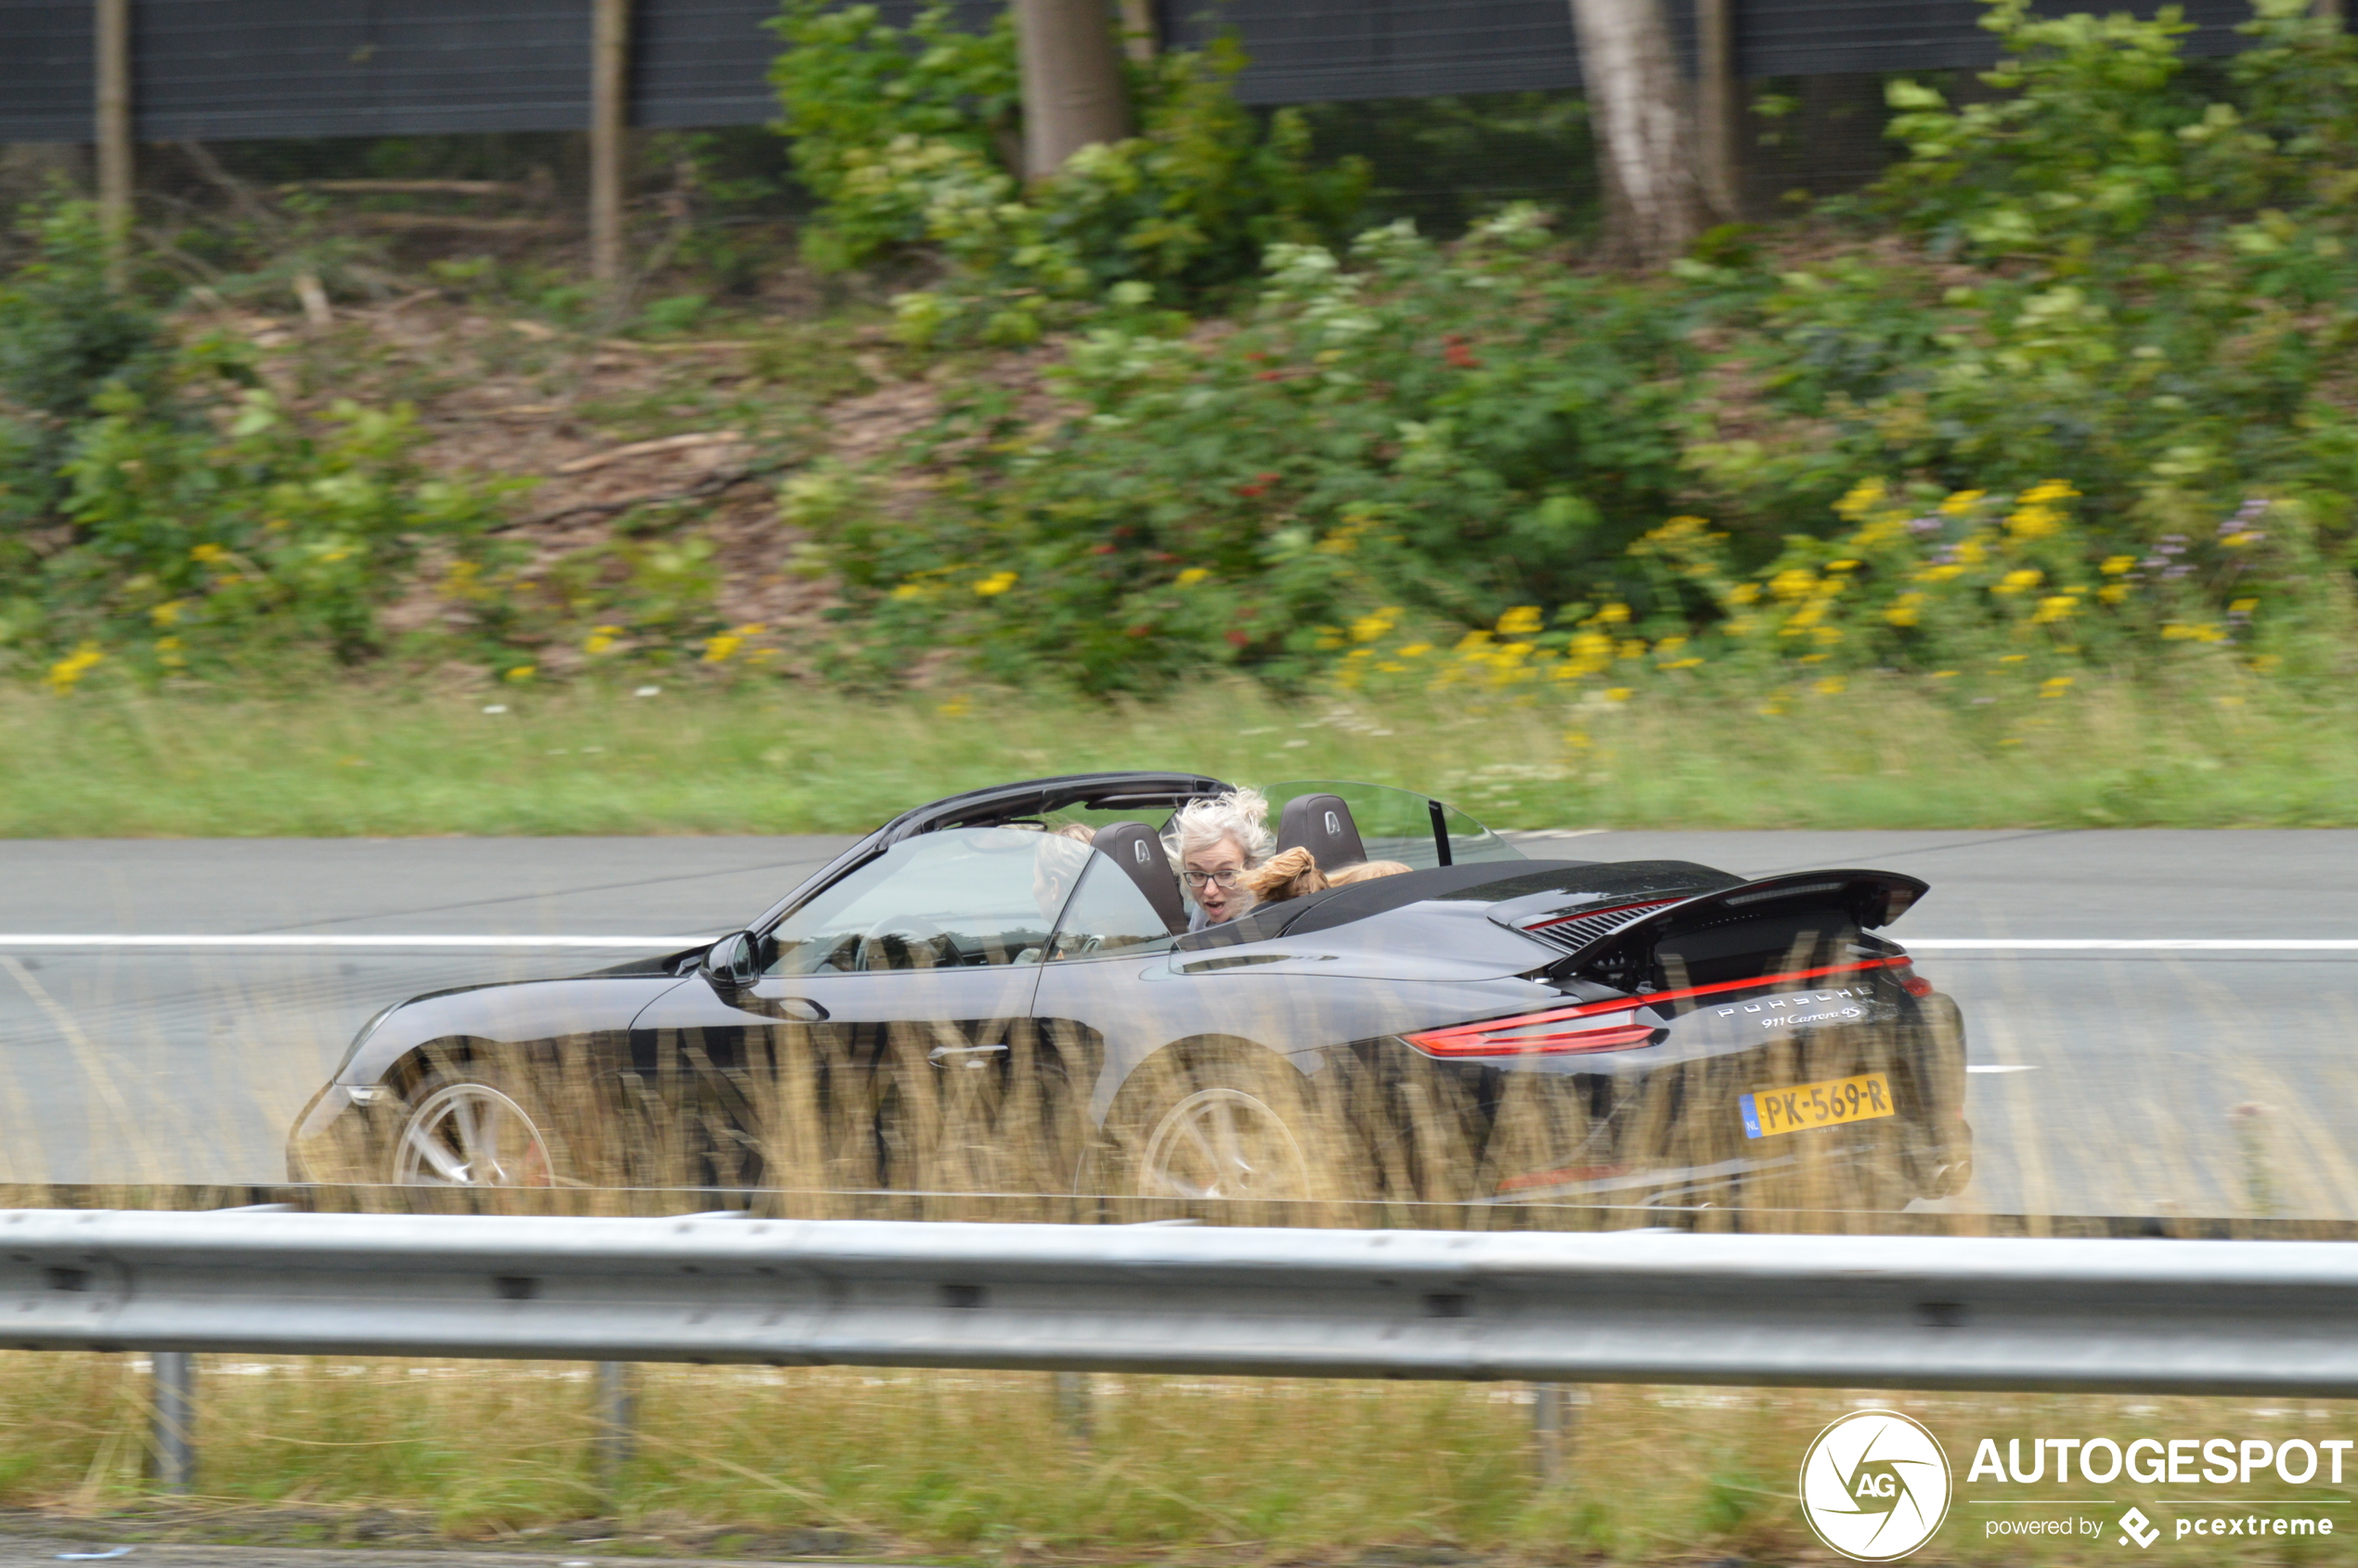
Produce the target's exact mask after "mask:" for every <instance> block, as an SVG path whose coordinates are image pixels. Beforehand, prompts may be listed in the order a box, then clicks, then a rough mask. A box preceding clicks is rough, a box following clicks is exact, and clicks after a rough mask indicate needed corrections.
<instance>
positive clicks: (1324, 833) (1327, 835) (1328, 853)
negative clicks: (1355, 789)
mask: <svg viewBox="0 0 2358 1568" xmlns="http://www.w3.org/2000/svg"><path fill="white" fill-rule="evenodd" d="M1288 849H1307V850H1309V851H1310V853H1311V854H1312V855H1313V856H1315V858H1316V859H1317V862H1318V869H1319V870H1320V871H1333V870H1336V869H1337V868H1339V867H1341V866H1347V865H1357V864H1358V863H1359V862H1361V861H1364V860H1366V859H1367V846H1366V845H1365V844H1362V843H1361V842H1360V841H1359V824H1358V823H1354V822H1353V821H1352V820H1351V808H1350V807H1348V806H1346V805H1344V804H1343V803H1342V797H1341V796H1340V795H1297V796H1295V797H1293V798H1292V799H1291V800H1289V801H1287V802H1286V809H1285V810H1284V812H1282V813H1281V814H1280V815H1279V816H1278V818H1277V853H1279V854H1281V855H1282V854H1284V853H1285V852H1286V851H1287V850H1288Z"/></svg>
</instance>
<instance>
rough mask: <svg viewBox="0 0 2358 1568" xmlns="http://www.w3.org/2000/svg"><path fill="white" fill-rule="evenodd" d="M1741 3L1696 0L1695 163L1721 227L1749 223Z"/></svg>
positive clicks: (1704, 194)
mask: <svg viewBox="0 0 2358 1568" xmlns="http://www.w3.org/2000/svg"><path fill="white" fill-rule="evenodd" d="M1735 12H1736V0H1695V143H1696V152H1697V154H1698V156H1697V158H1696V160H1695V162H1696V163H1697V164H1698V165H1699V168H1700V172H1701V174H1702V175H1703V196H1704V201H1707V202H1708V203H1710V205H1711V208H1712V211H1713V212H1714V213H1715V214H1717V218H1718V221H1719V222H1721V223H1741V222H1742V221H1743V215H1744V214H1743V201H1744V193H1743V164H1742V161H1741V156H1742V155H1741V151H1740V145H1741V144H1740V142H1739V140H1738V136H1739V132H1738V127H1739V125H1740V124H1741V123H1742V113H1743V110H1742V108H1741V106H1740V105H1739V104H1738V102H1737V96H1738V95H1737V90H1736V15H1735Z"/></svg>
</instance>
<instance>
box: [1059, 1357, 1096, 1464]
mask: <svg viewBox="0 0 2358 1568" xmlns="http://www.w3.org/2000/svg"><path fill="white" fill-rule="evenodd" d="M1055 1376H1056V1424H1057V1425H1058V1426H1061V1427H1063V1428H1064V1432H1065V1437H1066V1439H1067V1440H1068V1441H1069V1442H1070V1443H1071V1444H1072V1445H1073V1446H1075V1447H1076V1448H1086V1447H1088V1446H1089V1445H1090V1444H1091V1442H1093V1441H1094V1440H1095V1437H1096V1435H1097V1419H1096V1417H1097V1411H1096V1395H1097V1387H1096V1383H1095V1380H1094V1379H1092V1378H1091V1377H1090V1375H1089V1374H1088V1373H1086V1372H1058V1373H1056V1374H1055Z"/></svg>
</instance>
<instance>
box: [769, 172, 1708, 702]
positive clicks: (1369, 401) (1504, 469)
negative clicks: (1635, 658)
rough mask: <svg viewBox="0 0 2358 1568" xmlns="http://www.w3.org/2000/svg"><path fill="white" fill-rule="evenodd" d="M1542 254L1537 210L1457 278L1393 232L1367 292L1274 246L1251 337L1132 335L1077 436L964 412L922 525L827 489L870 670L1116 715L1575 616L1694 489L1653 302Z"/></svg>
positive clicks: (1156, 321) (1116, 337)
mask: <svg viewBox="0 0 2358 1568" xmlns="http://www.w3.org/2000/svg"><path fill="white" fill-rule="evenodd" d="M1544 241H1545V235H1544V232H1543V231H1542V230H1541V229H1540V228H1539V227H1538V226H1537V223H1536V219H1535V214H1533V213H1531V212H1530V211H1529V210H1528V209H1525V210H1520V211H1517V212H1515V213H1512V214H1508V215H1507V216H1505V217H1502V218H1501V219H1499V220H1497V221H1496V222H1493V223H1491V224H1489V225H1486V226H1484V227H1483V228H1482V229H1481V230H1480V231H1478V233H1477V235H1476V236H1475V237H1474V238H1473V239H1472V240H1470V241H1468V242H1467V243H1466V244H1465V245H1463V246H1462V247H1460V248H1458V249H1457V250H1455V251H1445V250H1442V249H1440V248H1438V247H1435V246H1433V245H1432V244H1430V243H1428V242H1426V241H1424V240H1419V238H1417V237H1416V235H1415V234H1414V233H1413V232H1412V231H1410V230H1409V229H1408V228H1407V227H1406V226H1405V225H1400V226H1395V227H1387V228H1383V229H1379V230H1375V231H1373V232H1371V233H1369V234H1367V235H1366V236H1363V237H1362V239H1361V240H1360V241H1359V243H1358V245H1357V247H1356V248H1355V249H1354V253H1353V255H1352V259H1353V260H1354V262H1355V263H1357V264H1358V266H1359V267H1360V268H1361V270H1359V271H1356V272H1354V271H1347V270H1345V269H1344V268H1343V266H1341V263H1340V262H1339V261H1338V259H1337V258H1336V257H1335V256H1334V255H1333V254H1332V253H1329V252H1328V251H1326V250H1324V249H1321V248H1318V247H1314V246H1290V245H1288V246H1276V247H1273V248H1272V250H1271V252H1270V258H1269V266H1268V271H1267V274H1266V276H1265V279H1264V283H1263V294H1262V300H1261V304H1260V306H1259V308H1258V310H1257V311H1256V313H1255V314H1254V315H1253V316H1252V317H1250V319H1249V320H1248V321H1246V322H1244V323H1242V324H1241V325H1240V326H1239V328H1238V330H1236V331H1234V332H1228V333H1217V334H1214V333H1203V332H1198V333H1185V332H1181V333H1178V334H1177V335H1170V329H1171V328H1172V327H1173V325H1174V324H1173V323H1171V322H1168V321H1165V320H1161V319H1160V318H1158V317H1155V316H1153V315H1152V314H1151V313H1147V312H1138V313H1135V314H1134V315H1133V316H1131V317H1129V318H1128V319H1127V320H1124V321H1120V322H1116V323H1110V324H1107V325H1104V326H1101V327H1099V328H1098V329H1097V330H1095V331H1093V332H1092V333H1090V334H1089V335H1088V336H1087V337H1086V338H1085V339H1083V340H1082V341H1081V342H1079V343H1076V344H1075V345H1074V346H1073V348H1072V350H1071V352H1070V355H1069V359H1068V360H1067V362H1066V364H1065V366H1064V367H1063V369H1062V370H1061V372H1060V375H1059V382H1058V384H1059V389H1060V390H1061V391H1062V392H1063V393H1065V395H1067V397H1068V398H1069V407H1070V408H1071V417H1069V419H1067V420H1066V421H1064V422H1063V423H1062V424H1061V425H1060V426H1058V427H1056V428H1055V429H1053V430H1050V431H1046V432H1034V431H1030V430H1027V429H1025V428H1024V427H1023V426H1022V425H1021V423H1020V421H1018V420H1017V419H1016V417H1015V416H1014V414H1013V412H1012V411H1010V410H1007V409H1004V408H998V409H994V408H991V406H990V405H989V403H988V402H987V401H985V400H979V399H978V400H977V401H975V402H974V403H971V404H970V405H969V406H968V407H967V408H965V410H964V413H965V418H966V419H967V420H968V421H969V423H968V425H967V427H966V429H967V433H968V435H969V437H970V438H969V439H967V440H965V441H964V442H963V443H960V444H956V445H955V446H954V447H952V448H945V452H944V455H945V457H946V458H947V460H948V461H949V463H950V464H951V469H950V472H949V473H948V476H947V478H946V481H945V485H944V486H943V488H942V490H941V492H940V493H939V496H938V497H937V498H936V501H935V503H934V504H933V505H931V506H929V507H927V508H926V510H925V511H924V512H923V513H922V515H921V516H919V517H918V518H915V519H909V518H905V517H901V516H897V515H887V514H885V513H883V512H879V511H877V510H876V509H875V507H874V506H871V505H867V504H864V503H862V500H861V499H860V498H859V496H858V493H857V491H856V489H852V490H847V489H846V487H845V482H844V481H842V480H832V481H831V480H826V479H815V480H813V481H810V482H809V483H807V484H805V485H804V486H802V487H801V488H799V489H797V490H795V491H793V492H792V493H790V496H789V501H790V505H791V506H792V507H793V508H794V509H795V511H796V512H797V517H798V518H799V520H800V521H801V522H802V523H803V524H804V525H806V526H807V527H809V528H810V529H811V530H813V531H814V532H815V533H816V534H817V536H818V537H819V538H820V539H821V540H822V541H823V543H824V544H825V545H826V546H827V548H828V550H829V560H830V563H831V564H833V565H834V566H835V567H836V569H837V570H838V571H840V572H841V574H842V576H843V577H844V579H845V583H846V587H847V605H846V611H845V614H844V616H843V620H842V625H843V631H844V634H845V637H846V639H847V640H848V641H854V642H855V643H856V644H857V645H858V647H859V653H860V656H861V657H862V659H864V661H865V662H866V665H867V667H868V668H869V669H870V670H872V671H888V670H890V669H891V668H893V667H896V666H900V665H905V664H906V663H907V662H908V661H909V660H910V659H911V658H912V657H913V656H914V655H915V654H917V653H918V651H920V650H924V649H930V648H935V647H939V646H941V645H943V644H945V643H947V644H955V645H959V646H963V647H965V648H968V649H971V650H972V651H973V652H974V654H975V655H976V656H977V658H978V661H979V665H980V667H982V668H983V669H984V670H986V671H988V672H989V673H991V674H992V675H994V676H997V677H1000V678H1003V679H1017V678H1020V677H1021V676H1022V675H1023V674H1025V673H1026V672H1027V671H1029V670H1030V669H1033V668H1041V669H1044V670H1047V671H1051V672H1054V673H1055V674H1057V675H1059V676H1061V677H1063V678H1065V679H1067V680H1071V681H1073V682H1075V683H1077V684H1079V685H1081V686H1082V687H1083V688H1085V689H1088V690H1093V691H1107V690H1114V689H1121V688H1136V687H1142V686H1151V685H1153V684H1156V683H1158V682H1160V681H1163V680H1170V679H1173V678H1175V677H1177V676H1179V675H1181V674H1184V673H1185V672H1186V671H1188V670H1190V669H1194V668H1198V667H1202V666H1204V665H1207V664H1218V665H1230V666H1237V667H1246V668H1250V669H1254V670H1257V671H1260V672H1262V673H1263V674H1266V675H1269V676H1272V677H1275V678H1277V679H1280V680H1283V679H1288V678H1291V677H1298V676H1299V675H1301V674H1302V673H1303V672H1304V671H1305V670H1307V669H1308V668H1310V667H1314V666H1315V665H1317V664H1322V663H1325V662H1328V654H1330V653H1331V651H1332V650H1334V649H1337V648H1340V647H1341V646H1343V645H1345V643H1347V641H1349V633H1348V630H1347V628H1348V626H1349V624H1350V623H1351V622H1353V621H1354V620H1356V619H1359V618H1362V617H1366V616H1371V615H1379V614H1380V615H1381V616H1383V617H1384V618H1386V619H1387V622H1388V623H1389V621H1391V620H1396V619H1398V618H1399V617H1400V616H1402V615H1403V614H1407V615H1411V616H1419V617H1424V618H1433V617H1454V618H1458V619H1461V620H1466V621H1471V622H1476V623H1485V622H1487V620H1488V619H1489V618H1490V617H1492V616H1495V615H1496V614H1497V613H1498V611H1499V610H1500V609H1503V608H1504V607H1505V606H1507V605H1508V604H1511V603H1517V602H1520V601H1522V600H1524V599H1527V598H1531V597H1539V598H1542V599H1543V600H1546V601H1548V602H1556V601H1561V600H1566V599H1573V598H1576V597H1579V596H1580V595H1582V594H1583V593H1585V592H1587V591H1588V590H1589V589H1590V588H1591V587H1592V585H1593V584H1594V583H1595V582H1596V580H1597V579H1598V578H1599V577H1600V576H1601V577H1608V578H1609V577H1611V576H1612V575H1613V573H1614V572H1615V571H1617V570H1618V561H1619V557H1620V555H1621V551H1622V549H1623V547H1624V546H1625V545H1626V544H1627V543H1628V542H1629V541H1630V540H1631V539H1633V538H1636V537H1637V536H1638V534H1639V533H1640V532H1642V531H1643V529H1644V528H1645V527H1646V526H1647V525H1650V524H1651V522H1652V520H1653V519H1654V518H1656V517H1658V516H1659V515H1660V514H1661V509H1662V508H1663V506H1664V505H1665V502H1666V498H1667V497H1668V495H1669V493H1670V491H1671V489H1672V486H1674V484H1675V482H1676V479H1677V464H1678V449H1677V445H1676V443H1675V440H1674V439H1673V437H1672V434H1671V432H1670V428H1669V427H1670V421H1671V419H1672V416H1673V414H1674V411H1675V408H1676V406H1677V400H1678V374H1677V368H1678V367H1677V361H1678V353H1677V345H1676V343H1675V340H1674V338H1673V336H1672V334H1671V332H1670V330H1669V322H1668V320H1667V319H1666V318H1665V317H1664V315H1663V314H1662V313H1661V312H1659V311H1658V310H1655V309H1652V308H1651V307H1650V306H1649V305H1647V304H1646V302H1645V300H1644V298H1643V297H1642V295H1641V294H1640V293H1639V292H1638V291H1637V290H1635V289H1634V288H1632V287H1631V286H1629V285H1626V284H1624V283H1622V282H1619V281H1617V280H1614V279H1609V278H1596V277H1583V276H1579V275H1574V274H1569V273H1566V272H1564V271H1563V270H1562V269H1561V267H1560V266H1556V265H1554V264H1553V263H1552V262H1551V261H1549V260H1548V259H1546V258H1544V257H1543V256H1542V255H1541V254H1540V248H1541V247H1542V246H1543V244H1544ZM1444 325H1446V327H1448V328H1450V329H1454V330H1439V329H1440V328H1441V327H1443V326H1444ZM1386 606H1399V607H1401V608H1394V609H1386Z"/></svg>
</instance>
